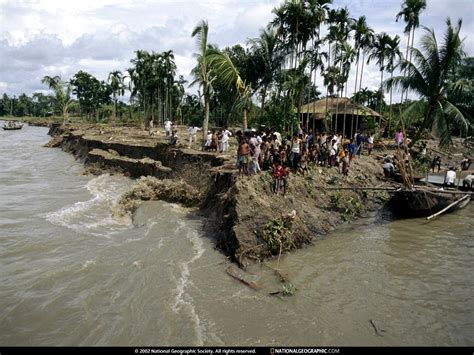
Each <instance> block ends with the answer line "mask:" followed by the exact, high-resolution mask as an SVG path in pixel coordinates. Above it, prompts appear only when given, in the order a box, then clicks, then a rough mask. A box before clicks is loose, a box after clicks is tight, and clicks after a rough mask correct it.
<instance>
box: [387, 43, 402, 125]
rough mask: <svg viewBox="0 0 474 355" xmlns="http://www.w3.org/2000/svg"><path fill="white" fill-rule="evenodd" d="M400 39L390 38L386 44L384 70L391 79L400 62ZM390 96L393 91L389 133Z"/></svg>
mask: <svg viewBox="0 0 474 355" xmlns="http://www.w3.org/2000/svg"><path fill="white" fill-rule="evenodd" d="M399 45H400V37H399V36H398V35H396V36H395V37H393V38H391V39H390V40H389V41H388V43H387V50H388V51H387V58H386V60H387V65H386V68H387V70H388V72H389V73H390V77H391V78H393V71H394V70H395V66H396V64H395V63H396V61H397V62H398V61H400V59H401V56H402V53H401V52H400V47H399ZM392 94H393V90H392V89H390V104H389V106H390V113H389V119H388V131H389V132H390V128H391V127H390V126H391V123H392Z"/></svg>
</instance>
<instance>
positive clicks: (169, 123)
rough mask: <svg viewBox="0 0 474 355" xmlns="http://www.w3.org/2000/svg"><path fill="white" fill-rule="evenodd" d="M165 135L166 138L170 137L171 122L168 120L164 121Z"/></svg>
mask: <svg viewBox="0 0 474 355" xmlns="http://www.w3.org/2000/svg"><path fill="white" fill-rule="evenodd" d="M165 133H166V137H169V136H171V121H170V120H169V119H166V121H165Z"/></svg>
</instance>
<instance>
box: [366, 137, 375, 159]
mask: <svg viewBox="0 0 474 355" xmlns="http://www.w3.org/2000/svg"><path fill="white" fill-rule="evenodd" d="M372 149H374V135H373V134H372V133H370V134H369V136H368V137H367V151H368V154H369V155H370V153H371V152H372Z"/></svg>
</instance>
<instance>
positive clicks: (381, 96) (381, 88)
mask: <svg viewBox="0 0 474 355" xmlns="http://www.w3.org/2000/svg"><path fill="white" fill-rule="evenodd" d="M382 68H383V61H382ZM382 83H383V69H382V70H380V112H379V113H380V116H379V130H380V127H381V126H382V103H383V86H382V85H383V84H382Z"/></svg>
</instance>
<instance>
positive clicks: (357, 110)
mask: <svg viewBox="0 0 474 355" xmlns="http://www.w3.org/2000/svg"><path fill="white" fill-rule="evenodd" d="M364 62H365V52H362V64H361V66H360V80H359V92H360V91H361V90H362V78H363V77H364ZM356 115H357V117H356V126H355V131H357V130H358V129H359V106H357V108H356Z"/></svg>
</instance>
